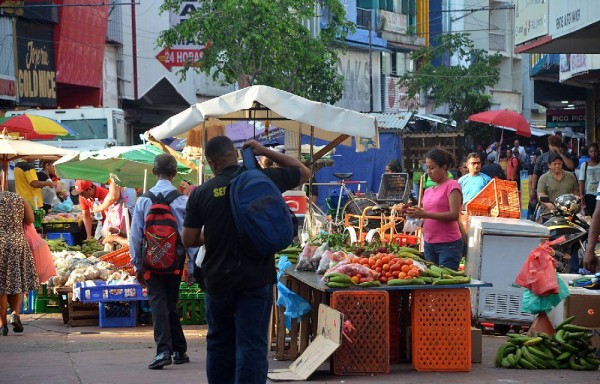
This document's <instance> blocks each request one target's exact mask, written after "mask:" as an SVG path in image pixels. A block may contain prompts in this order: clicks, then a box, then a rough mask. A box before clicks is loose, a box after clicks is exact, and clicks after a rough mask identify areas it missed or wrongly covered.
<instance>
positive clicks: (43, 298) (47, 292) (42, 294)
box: [33, 284, 60, 313]
mask: <svg viewBox="0 0 600 384" xmlns="http://www.w3.org/2000/svg"><path fill="white" fill-rule="evenodd" d="M33 313H60V297H59V296H58V295H57V294H55V293H54V291H52V289H50V288H48V287H47V286H46V284H42V285H41V286H40V288H39V289H38V290H37V291H36V292H35V296H34V298H33Z"/></svg>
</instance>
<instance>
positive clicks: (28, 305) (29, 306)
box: [6, 291, 37, 315]
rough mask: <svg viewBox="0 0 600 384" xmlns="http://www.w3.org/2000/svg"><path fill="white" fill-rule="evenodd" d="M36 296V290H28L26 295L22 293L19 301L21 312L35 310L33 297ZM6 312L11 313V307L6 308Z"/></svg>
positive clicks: (27, 312) (25, 313)
mask: <svg viewBox="0 0 600 384" xmlns="http://www.w3.org/2000/svg"><path fill="white" fill-rule="evenodd" d="M36 296H37V291H29V293H28V294H27V295H25V294H23V302H22V303H21V314H22V315H27V314H30V313H34V311H35V298H36ZM6 313H7V314H8V315H10V314H11V313H12V308H8V309H7V310H6Z"/></svg>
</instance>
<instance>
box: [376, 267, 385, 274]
mask: <svg viewBox="0 0 600 384" xmlns="http://www.w3.org/2000/svg"><path fill="white" fill-rule="evenodd" d="M381 271H383V268H381V267H375V272H377V273H381Z"/></svg>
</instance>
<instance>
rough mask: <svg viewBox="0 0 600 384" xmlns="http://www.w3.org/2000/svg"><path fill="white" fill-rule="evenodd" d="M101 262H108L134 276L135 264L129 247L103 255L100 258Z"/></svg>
mask: <svg viewBox="0 0 600 384" xmlns="http://www.w3.org/2000/svg"><path fill="white" fill-rule="evenodd" d="M99 259H100V260H102V261H106V262H107V263H111V264H112V265H114V266H115V267H117V269H120V270H123V271H127V272H128V273H129V274H130V275H132V276H133V274H134V270H133V264H131V255H130V254H129V246H125V247H123V248H119V249H117V250H116V251H113V252H110V253H107V254H106V255H102V256H100V257H99Z"/></svg>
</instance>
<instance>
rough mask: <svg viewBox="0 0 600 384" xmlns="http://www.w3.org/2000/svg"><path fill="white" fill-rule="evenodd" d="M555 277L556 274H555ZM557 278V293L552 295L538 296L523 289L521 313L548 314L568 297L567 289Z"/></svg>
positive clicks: (561, 280)
mask: <svg viewBox="0 0 600 384" xmlns="http://www.w3.org/2000/svg"><path fill="white" fill-rule="evenodd" d="M555 275H556V272H555ZM556 278H557V281H558V283H557V285H558V293H556V294H553V295H546V296H538V295H536V294H534V293H533V292H532V291H530V290H529V289H525V292H523V299H522V301H521V310H522V311H523V312H528V313H533V314H534V315H535V314H537V313H540V312H546V313H548V312H550V311H551V310H552V308H554V307H556V306H557V305H558V304H559V303H560V302H561V301H563V300H564V299H566V298H567V297H568V296H569V287H568V286H567V284H565V282H564V281H563V279H561V278H559V277H558V275H556Z"/></svg>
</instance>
